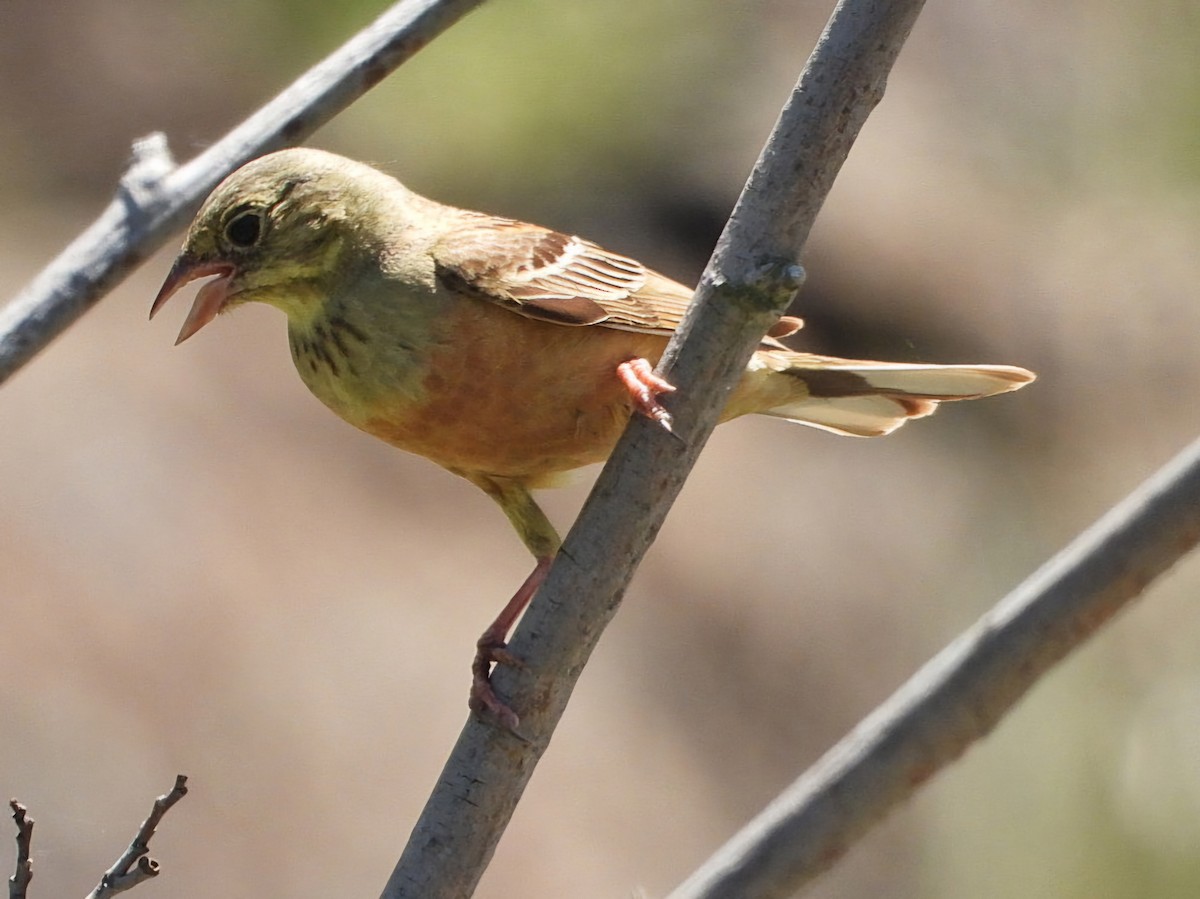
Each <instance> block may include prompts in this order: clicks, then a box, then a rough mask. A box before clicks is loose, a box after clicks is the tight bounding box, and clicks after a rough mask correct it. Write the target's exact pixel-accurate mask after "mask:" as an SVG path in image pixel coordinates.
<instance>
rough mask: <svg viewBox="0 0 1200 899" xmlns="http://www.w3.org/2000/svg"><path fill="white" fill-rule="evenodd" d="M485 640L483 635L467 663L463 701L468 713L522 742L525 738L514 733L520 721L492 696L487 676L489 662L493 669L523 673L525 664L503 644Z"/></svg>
mask: <svg viewBox="0 0 1200 899" xmlns="http://www.w3.org/2000/svg"><path fill="white" fill-rule="evenodd" d="M486 637H487V635H486V634H485V635H484V637H483V638H480V640H479V643H478V645H477V647H476V650H475V660H474V661H473V662H472V663H471V695H470V698H469V699H468V700H467V705H468V706H469V707H470V709H471V711H472V712H475V713H476V714H477V715H479V716H481V717H483V718H487V719H490V720H492V721H494V722H496V723H497V724H499V725H500V726H501V727H503V728H504V729H505V730H507V731H509V732H510V733H511V734H513V735H514V736H516V737H519V738H520V739H522V740H524V739H526V738H525V737H524V736H522V735H521V734H520V733H519V732H518V731H517V727H518V726H519V725H520V723H521V718H520V716H518V715H517V713H516V712H514V711H513V710H512V708H510V707H509V706H508V704H507V703H505V702H504V700H502V699H501V698H500V697H499V696H497V695H496V690H495V688H494V687H492V677H491V672H492V663H493V662H494V663H495V664H497V665H508V666H509V667H510V668H518V669H523V668H524V667H525V663H524V662H523V661H522V660H521V659H520V657H519V656H515V655H513V654H512V653H511V652H509V650H508V647H507V646H506V645H505V644H504V643H502V642H493V641H490V640H487V639H486Z"/></svg>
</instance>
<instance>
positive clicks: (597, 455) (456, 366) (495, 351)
mask: <svg viewBox="0 0 1200 899" xmlns="http://www.w3.org/2000/svg"><path fill="white" fill-rule="evenodd" d="M464 307H465V308H464V310H463V313H462V314H460V315H459V316H457V317H456V320H455V321H453V322H447V323H446V324H447V327H446V328H445V329H444V331H443V333H442V335H441V339H440V340H437V341H435V342H434V343H433V345H432V346H431V347H429V348H428V351H427V352H426V353H423V354H422V355H423V359H422V360H421V363H420V372H421V373H420V377H419V378H414V379H412V381H413V386H412V389H411V390H410V389H392V390H383V391H374V390H373V388H372V386H371V385H372V384H377V383H378V382H379V381H380V378H379V377H377V376H376V377H373V376H371V375H370V373H369V372H368V373H367V374H366V377H364V378H363V379H362V380H363V382H364V384H363V386H362V387H361V389H353V390H350V391H345V390H344V389H343V390H342V392H343V393H348V394H349V395H350V396H351V397H352V398H353V401H352V402H351V403H349V404H348V405H346V404H343V405H344V406H345V407H344V408H338V404H337V403H336V401H335V402H330V399H329V398H328V397H327V396H322V395H321V392H319V391H317V390H315V389H314V392H316V393H318V396H321V398H322V399H323V400H324V401H325V402H326V404H327V405H330V406H331V407H332V408H334V411H336V412H338V413H339V414H340V415H342V417H343V418H346V419H347V420H348V421H350V422H351V423H352V424H355V425H357V426H358V427H360V428H361V429H362V430H364V431H366V432H368V433H370V434H372V435H374V436H376V437H378V438H380V439H382V440H385V441H386V442H388V443H390V444H392V445H393V446H396V447H398V448H400V449H403V450H407V451H408V452H412V453H417V454H419V455H422V456H425V457H426V458H428V459H431V460H432V461H434V462H436V463H438V464H439V465H441V466H443V467H445V468H448V469H450V470H451V471H454V472H456V473H459V474H464V475H471V474H485V475H495V476H502V477H511V478H516V479H520V480H522V481H524V482H525V483H527V484H530V485H531V486H532V485H536V484H537V483H539V482H545V481H549V480H552V479H553V476H554V475H555V474H558V473H561V472H566V471H570V470H571V469H574V468H579V467H581V466H583V465H588V464H591V463H593V462H599V461H602V460H603V459H605V458H607V457H608V455H609V453H610V452H611V451H612V448H613V446H614V445H615V444H616V441H617V438H618V437H620V435H621V431H622V430H623V429H624V426H625V424H626V422H627V421H628V420H629V414H630V408H631V405H630V400H629V395H628V392H627V390H626V389H625V387H624V385H623V384H622V383H621V381H620V379H619V378H618V376H617V366H618V365H620V363H622V362H624V361H626V360H628V359H631V358H634V357H638V356H641V357H645V358H649V359H650V361H651V362H656V361H657V359H658V356H659V355H660V354H661V352H662V349H663V347H664V346H665V345H666V341H665V339H663V338H661V337H657V336H654V335H645V334H637V333H632V332H628V331H618V330H614V329H611V328H603V327H596V326H588V327H570V326H564V325H555V324H549V323H546V322H539V321H534V320H531V319H527V318H524V317H522V316H519V315H516V314H514V313H513V312H510V311H508V310H505V309H501V308H499V307H494V306H491V305H490V304H483V303H466V304H464ZM345 377H352V375H349V374H346V375H344V376H343V378H345ZM309 386H310V387H313V385H312V384H310V385H309ZM341 386H342V387H343V388H344V387H345V383H344V382H343V384H342V385H341ZM325 393H328V391H325ZM367 395H370V397H371V398H370V400H369V401H368V402H362V400H361V397H363V396H367Z"/></svg>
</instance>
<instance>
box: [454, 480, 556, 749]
mask: <svg viewBox="0 0 1200 899" xmlns="http://www.w3.org/2000/svg"><path fill="white" fill-rule="evenodd" d="M468 477H469V479H470V480H471V481H472V482H473V483H475V484H477V485H478V486H479V487H480V488H482V489H483V490H484V491H485V492H486V493H487V495H488V496H490V497H491V498H492V499H494V500H495V501H496V502H497V503H498V504H499V506H500V508H501V509H502V510H503V511H504V514H505V515H506V516H508V520H509V521H510V522H512V526H513V527H514V528H516V531H517V533H518V534H519V535H520V537H521V542H523V543H524V544H525V545H526V546H527V547H528V548H529V551H530V552H532V553H533V555H534V558H535V559H537V564H536V565H535V566H534V569H533V571H532V572H530V574H529V577H527V578H525V582H524V583H523V584H521V586H520V587H519V588H518V589H517V592H516V593H514V594H513V596H512V599H510V600H509V601H508V602H507V603H506V604H505V606H504V608H503V609H501V610H500V614H499V615H497V616H496V620H495V621H493V622H492V623H491V625H489V626H488V629H487V630H485V631H484V632H483V634H482V635H480V637H479V640H478V641H477V642H476V644H475V660H474V661H473V662H472V663H471V698H470V702H469V705H470V707H471V710H472V711H474V712H478V713H481V714H487V715H490V716H492V717H493V718H495V719H496V720H498V721H499V722H500V723H501V724H503V725H504V726H505V727H506V728H508V729H509V730H511V731H515V730H516V728H517V724H518V723H520V718H518V716H517V714H516V712H514V711H513V710H512V709H511V708H509V706H508V705H506V704H505V703H504V701H503V700H502V699H500V697H499V696H497V695H496V691H495V690H494V689H493V687H492V681H491V672H492V663H493V662H494V663H496V664H498V665H511V666H513V667H515V668H522V667H524V663H523V662H522V661H521V660H520V659H519V658H517V657H516V656H514V655H513V654H512V653H511V652H509V651H508V646H507V643H506V641H507V639H508V632H509V631H510V630H512V627H513V625H514V624H516V621H517V619H518V618H519V617H521V612H523V611H524V610H525V607H526V606H527V605H529V601H530V600H531V599H533V597H534V594H536V593H537V591H538V588H539V587H541V586H542V582H543V581H545V580H546V575H548V574H549V573H550V565H551V563H552V562H553V561H554V556H555V555H556V554H557V553H558V547H559V545H560V544H561V543H562V541H561V540H560V539H559V536H558V532H557V531H556V530H555V529H554V525H552V524H551V523H550V519H548V518H547V517H546V513H545V512H543V511H542V510H541V508H540V507H539V506H538V504H537V503H536V502H534V500H533V496H532V495H530V493H529V489H528V488H527V487H526V486H525V485H524V484H522V483H520V482H519V481H516V480H513V479H511V478H497V477H489V476H486V475H470V476H468Z"/></svg>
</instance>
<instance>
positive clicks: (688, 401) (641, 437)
mask: <svg viewBox="0 0 1200 899" xmlns="http://www.w3.org/2000/svg"><path fill="white" fill-rule="evenodd" d="M920 7H921V3H920V2H918V0H903V2H902V0H893V2H876V0H842V3H841V4H840V6H839V7H838V10H837V12H836V13H835V14H834V17H833V19H831V21H830V23H829V25H828V26H827V28H826V31H825V33H824V35H823V36H822V38H821V41H820V43H819V44H818V46H817V49H816V51H815V52H814V54H813V57H812V59H811V61H810V63H809V65H808V67H807V68H806V69H805V71H804V74H803V75H802V76H801V79H800V82H799V84H798V85H797V87H796V90H795V92H794V93H793V95H792V98H791V101H790V102H789V103H788V105H787V107H786V108H785V109H784V111H783V113H782V114H781V116H780V120H779V122H778V123H777V124H776V126H775V130H774V132H773V133H772V135H771V138H770V141H769V142H768V144H767V146H766V148H765V149H764V151H763V153H762V155H761V156H760V157H759V161H758V163H757V164H756V166H755V168H754V171H753V173H752V174H751V176H750V180H749V182H748V183H747V185H746V188H745V190H744V191H743V192H742V196H741V198H740V199H739V201H738V204H737V207H736V209H735V210H734V214H733V217H732V218H731V220H730V222H729V224H728V226H727V227H726V229H725V233H724V234H723V235H722V237H721V240H720V242H719V244H718V246H717V250H716V253H715V254H714V257H713V260H712V262H710V264H709V267H708V269H707V270H706V272H705V274H704V276H703V278H702V279H701V284H700V288H699V290H698V291H697V294H696V299H695V301H694V303H693V305H692V307H691V309H690V310H689V314H688V316H687V320H686V321H685V322H684V324H683V327H682V328H681V329H680V331H679V333H678V334H677V335H676V337H675V338H674V339H673V340H672V342H671V346H670V347H669V348H668V350H667V353H666V356H664V360H663V367H664V370H665V371H667V372H669V374H670V377H671V380H672V381H673V382H675V383H676V384H677V385H678V386H679V390H678V392H677V393H675V394H673V395H672V397H671V399H670V400H669V401H668V404H669V405H670V408H671V412H672V414H673V415H674V419H675V433H676V435H678V436H672V435H670V434H667V433H666V432H664V431H663V430H662V429H661V428H659V427H657V426H656V425H654V424H652V423H651V422H649V421H648V420H643V419H641V418H639V417H637V416H635V418H634V420H633V421H632V423H631V426H630V428H629V429H628V430H627V432H626V434H625V436H624V437H623V438H622V441H621V443H620V445H619V446H618V448H617V451H616V453H615V454H614V456H613V458H612V460H610V462H609V464H608V465H607V466H606V467H605V469H604V471H603V473H602V474H601V476H600V479H599V481H598V482H597V484H596V487H595V489H594V490H593V491H592V494H591V496H590V497H589V499H588V501H587V503H586V505H585V506H584V509H583V512H582V513H581V514H580V518H579V520H578V522H577V523H576V525H575V527H574V528H573V529H572V531H571V533H570V534H569V535H568V537H567V540H566V542H565V544H564V547H563V550H562V553H561V554H560V556H559V558H558V559H557V560H556V562H555V565H554V567H553V569H552V571H551V573H550V575H549V578H548V579H547V581H546V583H545V585H544V586H543V587H542V589H541V591H540V592H539V594H538V596H537V597H536V598H535V599H534V602H533V604H532V606H531V608H530V609H529V611H528V612H527V613H526V617H525V619H524V621H523V622H522V624H521V626H520V627H519V628H518V630H517V632H516V634H515V635H514V637H513V641H512V649H513V651H514V652H515V654H516V655H517V656H519V657H521V658H522V659H524V660H525V662H526V663H527V667H526V668H524V669H522V670H519V671H515V670H512V669H508V668H505V669H503V670H501V671H500V672H498V673H497V674H496V675H495V683H496V686H497V688H498V689H499V690H500V692H501V693H502V694H504V695H505V696H506V697H507V698H508V700H509V701H510V702H511V704H512V705H513V707H514V708H515V709H516V710H517V711H518V712H519V713H520V715H521V721H522V729H523V730H524V731H525V734H526V736H527V737H528V738H529V742H528V743H523V742H521V741H520V740H517V739H515V738H514V737H513V736H512V735H511V734H508V733H505V732H501V731H498V730H496V729H494V728H490V727H487V726H486V725H483V724H481V723H478V722H475V721H469V722H468V724H467V726H466V728H465V729H464V730H463V733H462V735H461V736H460V738H459V741H458V743H457V745H456V746H455V748H454V751H453V753H452V755H451V757H450V759H449V760H448V762H447V763H446V766H445V768H444V770H443V772H442V776H441V777H440V778H439V780H438V783H437V785H436V786H435V788H434V791H433V795H432V796H431V797H430V800H429V802H428V804H427V805H426V807H425V810H424V812H423V814H422V816H421V818H420V820H419V821H418V823H417V826H416V828H415V830H414V832H413V835H412V838H411V839H410V841H409V844H408V846H407V847H406V848H405V851H404V854H403V856H402V857H401V859H400V861H399V862H398V864H397V865H396V868H395V870H394V871H393V873H392V876H391V879H390V880H389V881H388V884H387V887H386V888H385V890H384V893H383V895H384V897H386V899H398V897H421V899H449V897H460V896H467V895H470V894H471V892H472V891H473V889H474V887H475V884H476V883H477V882H478V879H479V877H480V876H481V874H482V871H483V869H484V866H485V865H486V864H487V861H488V859H489V858H490V857H491V854H492V851H493V849H494V847H495V845H496V843H497V841H498V840H499V836H500V833H501V832H502V830H503V828H504V826H505V825H506V823H507V821H508V819H509V817H510V815H511V814H512V811H513V809H514V807H515V805H516V803H517V800H518V799H519V798H520V795H521V793H522V792H523V790H524V787H525V785H526V783H527V782H528V780H529V778H530V776H531V775H532V772H533V769H534V766H535V765H536V763H537V761H538V759H539V758H540V756H541V754H542V752H544V751H545V748H546V746H547V744H548V742H549V739H550V734H551V732H552V730H553V728H554V726H555V724H556V722H557V721H558V719H559V717H560V716H561V715H562V712H563V710H564V708H565V706H566V703H567V700H568V698H569V696H570V693H571V690H572V689H573V687H574V685H575V682H576V679H577V678H578V676H579V673H580V672H581V670H582V668H583V666H584V664H585V662H586V660H587V658H588V656H589V655H590V654H591V651H592V649H593V648H594V646H595V645H596V641H597V640H598V639H599V636H600V633H601V631H602V630H603V628H604V627H605V625H606V624H607V622H608V621H609V619H610V618H611V617H612V615H613V614H614V612H615V611H616V608H617V606H618V605H619V603H620V601H621V597H622V594H623V593H624V590H625V587H626V585H627V584H628V582H629V579H630V577H631V576H632V572H633V570H634V568H635V567H636V565H637V563H638V561H639V560H640V559H641V557H642V555H643V554H644V553H645V551H646V550H647V548H648V547H649V545H650V543H651V541H652V540H653V538H654V535H655V534H656V533H657V532H658V529H659V527H660V525H661V524H662V521H663V519H664V518H665V517H666V514H667V510H668V508H669V507H670V505H671V503H672V501H673V500H674V498H675V496H676V494H677V493H678V491H679V489H680V488H681V486H682V484H683V481H684V478H685V477H686V475H687V473H688V471H690V469H691V466H692V464H693V463H694V461H695V459H696V457H697V455H698V454H699V452H700V448H701V447H702V445H703V444H704V442H705V440H706V439H707V437H708V435H709V433H710V432H711V431H712V428H713V425H714V423H715V421H716V417H717V415H718V410H719V409H720V408H721V406H722V405H723V403H724V399H725V397H726V396H727V394H728V391H729V390H730V389H731V387H732V385H733V383H734V380H735V378H736V377H737V376H738V375H739V373H740V372H741V371H743V370H744V367H745V365H746V362H747V360H748V359H749V357H750V354H751V353H752V352H753V350H754V347H755V345H756V344H757V341H758V340H759V339H760V338H761V336H762V334H763V332H764V331H765V330H766V329H767V328H768V326H769V325H770V324H771V323H772V322H773V321H774V320H775V319H776V318H777V317H778V315H779V314H780V312H781V311H782V309H783V308H784V307H785V306H786V304H787V302H788V301H789V300H790V298H791V296H792V295H793V293H794V291H795V290H796V288H797V287H798V286H799V279H800V277H801V272H800V269H799V266H798V265H796V263H795V260H796V259H797V257H798V255H799V250H800V246H801V244H802V243H803V242H804V240H805V238H806V237H807V235H808V231H809V229H810V228H811V226H812V222H813V219H814V218H815V217H816V214H817V211H818V210H819V209H820V207H821V204H822V202H823V201H824V199H825V196H826V194H827V193H828V191H829V188H830V187H831V185H832V183H833V178H834V176H835V175H836V173H837V171H838V170H839V168H840V167H841V164H842V162H843V161H844V160H845V158H846V155H847V153H848V152H849V149H850V145H851V144H852V143H853V141H854V139H855V137H856V136H857V134H858V131H859V129H860V127H861V126H862V124H863V122H864V121H865V119H866V116H867V114H868V113H869V111H870V110H871V108H872V107H873V106H874V105H875V104H876V103H877V102H878V101H879V99H880V97H881V96H882V92H883V87H884V84H885V81H886V78H887V73H888V71H889V69H890V67H891V64H892V62H893V61H894V59H895V57H896V55H897V54H898V52H899V49H900V46H901V45H902V44H903V42H904V39H905V38H906V37H907V35H908V32H909V30H910V29H911V27H912V24H913V22H914V20H915V18H916V15H917V12H918V11H919V10H920Z"/></svg>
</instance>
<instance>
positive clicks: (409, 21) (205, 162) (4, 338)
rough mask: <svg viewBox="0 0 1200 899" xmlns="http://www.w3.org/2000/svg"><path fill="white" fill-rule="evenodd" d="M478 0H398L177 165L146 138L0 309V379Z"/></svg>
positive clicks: (155, 140)
mask: <svg viewBox="0 0 1200 899" xmlns="http://www.w3.org/2000/svg"><path fill="white" fill-rule="evenodd" d="M482 2H483V0H401V2H399V3H396V4H395V5H394V6H392V7H390V8H389V9H388V10H387V11H386V12H385V13H383V15H381V16H380V17H379V18H378V19H376V20H375V21H374V22H373V23H372V24H370V25H369V26H367V27H366V28H364V29H363V30H362V31H360V32H359V33H358V34H357V35H355V36H354V37H353V38H352V39H351V40H349V41H347V42H346V43H345V44H343V45H342V46H341V47H340V48H339V49H338V50H336V51H335V52H333V53H332V54H330V55H329V56H328V57H326V58H325V59H324V60H323V61H322V62H320V63H318V64H317V65H316V66H314V67H313V68H311V69H309V71H308V72H306V73H305V74H304V75H302V76H301V77H300V78H298V79H297V80H296V81H295V82H294V83H293V84H292V85H291V86H289V87H288V88H286V89H285V90H284V91H283V92H282V93H281V94H279V96H277V97H276V98H275V99H274V100H272V101H271V102H270V103H268V104H267V105H266V106H264V107H262V109H260V110H258V112H256V113H254V115H252V116H251V117H250V118H248V119H246V121H244V122H243V123H242V124H241V125H239V126H238V127H237V128H235V129H233V130H232V131H231V132H229V134H227V135H226V136H225V137H224V138H222V139H221V140H220V141H219V142H217V143H215V144H213V145H212V146H211V147H209V148H208V150H206V151H205V152H204V153H201V154H200V155H199V156H197V157H196V158H195V159H193V160H192V161H191V162H189V163H187V164H186V165H183V166H180V167H179V168H175V167H174V164H173V163H172V162H171V160H170V156H169V154H167V153H166V148H165V142H164V139H163V138H161V136H156V137H152V138H150V140H151V144H150V145H149V146H143V147H142V152H141V154H140V155H138V157H137V158H136V159H135V163H134V166H133V167H132V168H131V169H130V170H129V171H128V172H127V173H126V175H125V177H123V178H122V179H121V184H120V186H119V187H118V189H117V194H116V196H115V197H114V198H113V200H112V202H111V203H109V205H108V207H107V208H106V209H105V210H104V211H103V212H102V213H101V214H100V217H99V218H98V219H96V221H95V222H93V223H92V224H91V225H90V226H89V227H88V228H87V230H85V231H84V232H83V233H82V234H80V235H79V236H78V237H77V238H76V239H75V240H74V241H72V242H71V244H70V245H69V246H68V247H67V248H66V249H65V250H63V251H62V253H60V254H59V255H58V257H57V258H56V259H54V260H53V261H52V262H51V263H50V264H49V265H48V266H47V267H46V268H44V269H43V270H42V271H41V272H40V273H39V274H38V276H37V277H36V278H35V279H34V280H33V281H32V282H31V283H30V284H29V285H27V286H26V287H25V288H24V289H23V290H22V291H21V292H20V293H18V294H17V296H16V297H14V298H13V300H12V301H11V302H10V303H9V304H8V305H7V306H6V307H4V308H3V309H0V383H3V382H4V381H6V380H7V379H8V377H9V376H10V375H12V374H13V373H14V372H16V371H17V370H18V369H19V368H20V367H21V366H22V365H24V364H25V363H26V362H28V361H29V360H30V359H32V358H33V356H34V355H35V354H36V353H37V352H39V351H40V350H41V349H42V348H43V347H45V346H46V345H47V344H48V343H49V342H50V341H51V340H53V339H54V338H55V337H57V336H58V335H59V334H60V333H62V332H63V331H64V330H65V329H66V328H67V326H68V325H70V324H71V323H72V322H74V321H75V320H76V319H77V318H79V316H81V315H82V314H83V313H84V312H86V311H87V310H88V309H90V308H91V307H92V305H94V304H95V303H96V302H97V301H98V300H99V299H100V298H101V297H102V296H104V294H105V293H107V292H108V291H109V290H111V289H112V288H114V287H115V286H116V285H117V284H118V283H120V281H121V279H123V278H124V277H125V276H126V275H127V274H129V273H130V272H131V271H132V270H133V269H134V268H136V267H137V266H138V264H140V263H141V262H142V261H144V260H145V259H146V258H147V257H148V256H149V255H150V254H151V253H153V252H154V251H155V250H157V249H158V248H159V247H160V246H162V244H163V243H164V242H165V241H166V240H167V238H168V237H170V236H171V234H173V233H174V232H175V231H177V230H179V229H180V228H182V227H183V226H184V225H185V224H187V221H188V219H189V218H191V216H192V214H193V213H194V212H195V211H196V208H197V207H198V206H199V205H200V201H201V200H203V198H204V197H205V196H206V195H207V194H208V192H209V191H211V190H212V188H213V187H214V186H215V185H216V184H217V182H218V181H220V180H221V179H222V178H223V177H224V176H225V175H226V174H228V173H229V172H230V171H232V170H233V169H235V168H237V167H238V166H240V165H241V164H242V163H244V162H246V161H247V160H248V159H252V158H254V157H255V156H259V155H261V154H263V153H265V152H267V151H269V150H275V149H279V148H280V147H285V146H290V145H292V144H295V143H298V142H299V141H301V140H303V139H304V138H305V137H307V136H308V135H310V134H312V133H313V132H314V131H316V130H317V128H319V127H320V126H321V125H323V124H325V123H326V122H328V121H329V120H330V119H331V118H333V116H334V115H336V114H337V113H338V112H340V111H341V110H342V109H344V108H345V107H347V106H349V105H350V103H352V102H353V101H354V100H356V99H357V98H358V97H360V96H361V95H362V94H364V93H366V92H367V91H368V90H369V89H370V88H372V87H374V86H375V85H376V84H378V83H379V81H381V80H382V79H383V78H384V77H385V76H386V75H387V74H388V73H389V72H391V71H392V70H393V69H395V68H396V67H397V66H399V65H400V64H401V63H402V62H404V61H405V60H407V59H408V58H409V57H411V56H412V55H413V54H414V53H416V52H417V51H418V50H420V49H421V48H422V47H424V46H425V45H426V44H427V43H429V41H430V40H432V39H433V38H434V37H436V36H437V35H438V34H439V33H440V32H442V31H443V30H445V29H446V28H448V27H449V26H450V25H452V24H454V22H456V21H458V19H460V18H461V17H462V16H463V15H465V14H466V13H467V12H469V11H470V10H472V9H474V8H475V7H476V6H479V5H480V4H481V3H482ZM137 153H138V151H137V150H136V149H135V155H136V154H137ZM147 163H149V164H147Z"/></svg>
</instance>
